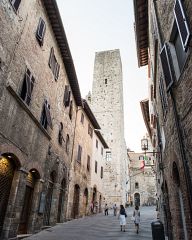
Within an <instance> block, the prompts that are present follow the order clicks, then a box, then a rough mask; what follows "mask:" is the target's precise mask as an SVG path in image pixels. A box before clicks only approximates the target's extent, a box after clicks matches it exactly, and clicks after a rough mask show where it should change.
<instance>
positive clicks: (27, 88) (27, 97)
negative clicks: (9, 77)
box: [20, 69, 35, 105]
mask: <svg viewBox="0 0 192 240" xmlns="http://www.w3.org/2000/svg"><path fill="white" fill-rule="evenodd" d="M34 82H35V79H34V77H33V75H32V74H31V72H30V70H29V69H26V72H25V76H24V80H23V85H22V89H21V93H20V97H21V98H22V99H23V101H24V102H25V103H26V104H27V105H29V104H30V101H31V95H32V91H33V86H34Z"/></svg>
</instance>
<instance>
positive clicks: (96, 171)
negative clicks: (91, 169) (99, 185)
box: [95, 161, 97, 173]
mask: <svg viewBox="0 0 192 240" xmlns="http://www.w3.org/2000/svg"><path fill="white" fill-rule="evenodd" d="M95 173H97V161H95Z"/></svg>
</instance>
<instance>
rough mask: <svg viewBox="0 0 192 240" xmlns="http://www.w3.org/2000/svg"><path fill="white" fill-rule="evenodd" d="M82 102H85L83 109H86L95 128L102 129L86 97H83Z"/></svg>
mask: <svg viewBox="0 0 192 240" xmlns="http://www.w3.org/2000/svg"><path fill="white" fill-rule="evenodd" d="M82 103H83V109H84V111H85V113H86V115H87V117H88V118H89V120H90V122H91V123H92V125H93V127H94V129H101V127H100V126H99V123H98V122H97V119H96V118H95V116H94V114H93V112H92V111H91V108H90V107H89V104H88V103H87V101H86V100H85V99H82Z"/></svg>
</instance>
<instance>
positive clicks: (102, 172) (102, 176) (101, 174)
mask: <svg viewBox="0 0 192 240" xmlns="http://www.w3.org/2000/svg"><path fill="white" fill-rule="evenodd" d="M101 178H103V167H101Z"/></svg>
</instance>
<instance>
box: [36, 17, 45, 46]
mask: <svg viewBox="0 0 192 240" xmlns="http://www.w3.org/2000/svg"><path fill="white" fill-rule="evenodd" d="M45 29H46V25H45V21H44V20H43V19H42V18H40V19H39V24H38V27H37V32H36V37H37V39H38V41H39V44H40V45H41V46H42V45H43V38H44V35H45Z"/></svg>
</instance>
